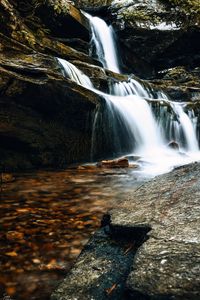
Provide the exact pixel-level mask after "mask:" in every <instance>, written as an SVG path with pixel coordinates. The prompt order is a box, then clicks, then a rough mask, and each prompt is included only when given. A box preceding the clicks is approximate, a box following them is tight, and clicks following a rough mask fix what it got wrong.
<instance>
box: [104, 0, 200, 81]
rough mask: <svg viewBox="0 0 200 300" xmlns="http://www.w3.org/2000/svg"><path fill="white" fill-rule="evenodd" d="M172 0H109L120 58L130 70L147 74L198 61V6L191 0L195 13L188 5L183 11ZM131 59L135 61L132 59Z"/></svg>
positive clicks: (199, 33)
mask: <svg viewBox="0 0 200 300" xmlns="http://www.w3.org/2000/svg"><path fill="white" fill-rule="evenodd" d="M172 2H173V1H160V0H156V1H147V0H146V1H127V0H124V1H118V0H116V1H113V2H112V4H111V6H110V8H109V9H110V13H111V18H112V24H113V26H114V28H115V30H116V31H117V35H118V37H119V42H120V45H121V49H123V51H122V55H123V60H124V63H125V66H126V68H127V69H128V71H129V72H135V73H137V74H139V75H140V76H149V75H150V73H151V72H154V71H157V70H160V69H164V68H169V67H174V66H177V65H184V66H195V65H198V64H199V59H200V57H199V50H200V48H199V43H198V40H199V37H200V25H199V24H200V23H199V18H198V11H199V10H200V7H199V5H198V3H197V2H195V1H194V2H195V3H196V6H193V8H195V10H196V14H195V16H194V15H193V13H194V9H191V7H188V11H187V13H186V11H185V13H184V12H182V10H181V8H182V7H181V4H180V7H177V6H173V5H172ZM177 2H178V1H176V3H177ZM182 5H183V4H182ZM191 5H192V4H191ZM193 5H194V4H193ZM181 12H182V13H181ZM133 59H134V65H133V64H132V63H131V62H133ZM144 65H145V66H146V70H145V68H144ZM142 66H143V67H142ZM141 70H142V72H141ZM141 73H142V74H141Z"/></svg>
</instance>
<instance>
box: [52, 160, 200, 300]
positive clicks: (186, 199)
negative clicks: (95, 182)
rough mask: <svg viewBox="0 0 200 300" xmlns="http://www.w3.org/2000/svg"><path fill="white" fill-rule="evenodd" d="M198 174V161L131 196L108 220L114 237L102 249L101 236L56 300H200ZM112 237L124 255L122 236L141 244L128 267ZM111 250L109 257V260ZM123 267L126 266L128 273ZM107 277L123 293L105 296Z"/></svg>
mask: <svg viewBox="0 0 200 300" xmlns="http://www.w3.org/2000/svg"><path fill="white" fill-rule="evenodd" d="M199 175H200V164H199V163H194V164H190V165H187V166H183V167H179V168H177V169H176V170H174V171H172V172H171V173H168V174H165V175H161V176H158V177H156V178H154V179H153V180H150V181H149V182H147V183H144V184H142V185H141V186H140V187H138V188H136V189H135V191H134V192H131V194H130V195H129V196H128V197H127V198H126V201H121V202H120V203H119V204H118V206H117V207H116V208H115V209H112V210H111V211H110V212H109V214H108V215H107V216H106V218H104V221H105V222H104V225H105V230H106V232H108V234H109V235H110V237H109V236H107V238H106V240H104V242H103V243H105V245H103V246H102V247H100V248H99V245H100V244H101V243H102V237H101V236H98V234H97V235H96V237H95V238H94V239H93V240H92V241H91V242H90V243H89V244H88V246H87V247H86V248H85V250H84V252H83V253H82V255H81V256H80V258H79V260H78V262H77V263H76V264H75V266H74V268H73V269H72V270H71V272H70V273H69V275H68V276H67V278H66V279H65V281H64V283H63V284H61V286H60V287H59V288H58V290H57V291H56V292H55V293H54V294H53V296H52V300H62V299H95V300H96V299H109V297H111V299H118V298H117V297H119V299H142V300H143V299H145V300H146V299H194V300H196V299H200V267H199V266H200V235H199V225H200V204H199V200H200V176H199ZM113 236H114V237H115V239H116V240H117V246H116V247H119V248H118V249H120V250H119V251H122V249H123V246H121V245H120V242H119V239H120V238H122V237H123V238H126V239H128V240H129V242H130V241H132V243H133V244H134V245H138V243H139V245H140V246H138V248H137V247H136V248H135V252H136V255H134V254H135V252H134V253H133V255H132V256H131V258H130V260H129V263H128V264H126V262H125V261H124V258H123V257H122V256H119V255H118V254H119V253H116V251H115V249H116V248H114V249H112V243H113ZM99 249H101V252H99ZM106 249H109V251H108V253H109V255H108V256H107V257H106V258H105V252H106V251H107V250H106ZM99 254H100V255H99ZM110 257H111V258H112V259H111V261H110ZM113 261H115V263H114V264H115V268H113V266H112V262H113ZM121 263H122V265H123V266H124V268H126V271H125V272H124V273H123V274H122V273H121ZM125 265H126V266H125ZM99 268H100V269H99ZM94 269H95V271H94ZM96 269H97V270H96ZM95 274H96V275H95ZM104 276H105V277H106V278H107V281H108V282H110V281H109V278H110V276H111V278H112V276H113V278H117V279H116V280H113V284H114V283H117V284H119V283H120V284H122V285H123V287H122V290H123V291H120V292H119V294H115V296H113V295H114V294H113V292H114V290H115V289H114V290H111V293H110V295H109V297H108V295H105V293H104V296H103V294H102V284H103V283H102V282H104V279H102V278H104ZM117 276H118V277H117ZM110 285H111V282H110ZM111 287H112V285H111ZM114 287H115V286H114ZM104 290H105V287H104ZM115 292H116V291H115ZM120 293H121V294H120ZM112 294H113V295H112ZM112 297H113V298H112ZM120 297H121V298H120Z"/></svg>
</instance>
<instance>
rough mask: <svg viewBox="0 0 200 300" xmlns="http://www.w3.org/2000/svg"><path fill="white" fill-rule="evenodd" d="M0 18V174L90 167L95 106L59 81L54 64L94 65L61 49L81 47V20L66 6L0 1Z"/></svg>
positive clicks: (85, 33)
mask: <svg viewBox="0 0 200 300" xmlns="http://www.w3.org/2000/svg"><path fill="white" fill-rule="evenodd" d="M46 11H48V12H49V14H46ZM44 12H45V14H44ZM47 15H48V16H51V18H50V19H46V18H45V16H47ZM0 18H1V28H0V48H1V54H0V72H1V78H0V102H1V104H0V106H1V113H0V114H1V120H0V141H1V148H0V159H1V160H0V169H1V170H3V171H6V170H13V169H15V170H16V169H26V168H35V167H49V166H51V167H64V166H66V164H67V163H72V162H76V161H85V160H89V156H90V154H89V153H90V148H91V134H92V133H91V130H92V116H93V112H94V111H95V109H96V106H97V104H99V102H100V101H102V100H101V99H100V97H99V96H97V95H95V94H94V93H92V92H90V91H88V90H86V89H85V88H82V87H81V86H79V85H77V84H76V83H74V82H72V81H71V80H67V79H66V78H64V76H63V72H62V70H61V67H60V66H59V64H58V61H57V59H56V57H63V58H64V59H66V60H71V61H79V62H82V63H84V62H85V64H87V65H89V66H90V64H91V63H92V64H95V63H96V61H94V60H93V59H92V58H90V57H89V56H88V54H87V53H84V52H81V51H79V50H76V49H75V48H72V47H71V45H70V43H69V44H68V43H67V38H71V39H72V38H74V36H76V35H77V38H79V39H80V38H81V39H82V41H83V39H84V40H85V41H83V43H86V44H87V41H88V40H89V30H88V23H87V20H86V18H85V17H84V15H82V14H81V12H80V11H79V10H77V9H76V8H75V7H74V6H73V5H72V4H71V3H70V2H69V1H58V2H57V4H56V3H55V2H52V1H42V0H41V1H38V2H37V3H36V1H7V0H3V1H1V3H0ZM61 27H62V28H63V30H60V28H61ZM69 27H70V28H74V29H76V30H74V31H73V30H70V31H69V32H67V31H66V30H64V28H69ZM58 31H59V33H60V34H59V35H58ZM78 33H79V35H78ZM52 36H54V37H52ZM63 36H65V37H66V40H64V41H63V40H62V39H61V38H62V37H63ZM99 72H100V71H99ZM96 77H97V76H96ZM105 77H106V76H105Z"/></svg>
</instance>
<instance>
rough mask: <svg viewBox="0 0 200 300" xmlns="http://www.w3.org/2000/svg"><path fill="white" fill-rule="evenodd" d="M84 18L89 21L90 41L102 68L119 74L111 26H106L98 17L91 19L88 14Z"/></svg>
mask: <svg viewBox="0 0 200 300" xmlns="http://www.w3.org/2000/svg"><path fill="white" fill-rule="evenodd" d="M86 16H87V17H88V18H89V20H90V24H91V28H92V41H93V42H94V44H95V48H96V55H97V57H98V58H99V60H100V61H101V62H102V64H103V66H104V68H107V69H109V70H111V71H113V72H116V73H120V70H119V64H118V59H117V53H116V49H117V48H116V44H115V41H114V32H113V28H112V26H108V25H107V24H106V22H104V21H103V20H102V19H100V18H98V17H92V16H90V15H88V14H86Z"/></svg>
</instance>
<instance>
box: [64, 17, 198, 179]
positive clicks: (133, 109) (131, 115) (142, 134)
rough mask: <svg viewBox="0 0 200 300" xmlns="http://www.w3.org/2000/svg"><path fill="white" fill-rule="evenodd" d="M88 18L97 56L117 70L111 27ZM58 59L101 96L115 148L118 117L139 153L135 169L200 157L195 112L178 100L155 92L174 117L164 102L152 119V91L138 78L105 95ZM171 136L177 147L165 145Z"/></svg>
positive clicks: (160, 168) (152, 171) (155, 169)
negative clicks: (105, 104)
mask: <svg viewBox="0 0 200 300" xmlns="http://www.w3.org/2000/svg"><path fill="white" fill-rule="evenodd" d="M89 19H90V21H91V23H92V30H93V41H94V43H95V46H96V51H97V52H98V57H99V59H101V61H102V63H103V64H104V66H105V67H107V68H108V69H110V70H112V71H115V72H119V66H118V61H117V55H116V51H115V49H116V46H115V43H114V40H113V35H112V31H111V30H110V28H109V27H108V26H107V25H106V23H105V22H104V21H102V20H101V19H99V18H96V17H89ZM59 62H60V63H61V64H62V66H63V68H64V70H65V73H66V76H68V77H69V78H70V79H71V80H73V81H75V82H76V83H78V84H80V85H82V86H84V87H86V88H88V89H90V90H92V91H94V92H96V93H98V94H100V95H101V96H103V97H104V99H105V100H106V102H107V108H108V110H109V112H110V116H111V120H112V122H113V127H114V129H113V141H110V142H111V143H112V142H113V144H114V145H113V147H115V146H116V145H117V147H118V148H119V149H121V148H122V149H123V145H122V144H120V141H118V140H119V137H118V135H119V129H118V128H117V125H116V126H114V125H115V123H116V124H117V122H115V119H118V118H119V117H120V121H121V122H122V123H123V127H124V130H125V132H126V134H127V139H128V142H127V144H128V145H129V149H131V153H130V154H134V155H137V156H140V157H141V159H140V160H139V164H140V171H139V172H143V173H144V174H148V175H157V174H161V173H164V172H168V171H170V170H171V169H173V167H174V166H179V165H183V164H187V163H190V162H192V161H196V160H200V151H199V146H198V140H197V137H196V131H195V129H196V124H195V116H194V113H192V112H191V111H189V112H188V114H187V113H186V112H185V111H184V107H183V104H182V103H175V102H171V101H170V100H169V99H168V98H167V96H166V95H165V94H164V93H162V92H160V93H158V95H157V97H158V98H159V99H161V100H162V99H163V101H164V102H166V103H167V104H168V106H169V105H170V106H171V109H172V110H173V113H174V114H175V116H176V120H174V119H173V116H172V113H171V114H170V113H169V112H168V109H167V107H166V106H165V107H162V106H160V108H159V115H160V119H159V120H156V119H155V117H154V114H153V111H152V108H151V105H149V104H148V102H147V101H146V100H145V99H147V98H148V99H151V98H152V95H151V93H150V92H149V91H148V90H147V89H145V88H144V87H143V86H142V85H141V84H140V83H139V82H138V81H136V80H134V79H130V80H129V81H128V82H118V83H114V84H112V85H111V86H110V94H109V95H108V94H105V93H103V92H101V91H98V90H96V89H95V88H94V86H93V85H92V82H91V81H90V79H89V78H88V77H87V76H86V75H85V74H83V72H81V71H80V70H79V69H77V68H76V67H75V66H74V65H72V64H70V63H68V62H66V61H64V60H62V59H59ZM97 121H98V112H96V114H95V118H94V128H93V131H92V151H94V148H95V143H97V144H98V138H97V137H96V136H95V129H96V126H97ZM120 130H123V129H120ZM183 139H184V142H183V141H182V140H183ZM172 140H173V141H175V142H177V143H178V145H179V147H180V149H179V151H178V150H172V149H170V148H169V147H168V146H167V145H168V143H169V142H171V141H172ZM121 143H123V142H121ZM113 152H117V151H113ZM126 154H127V153H126Z"/></svg>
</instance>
